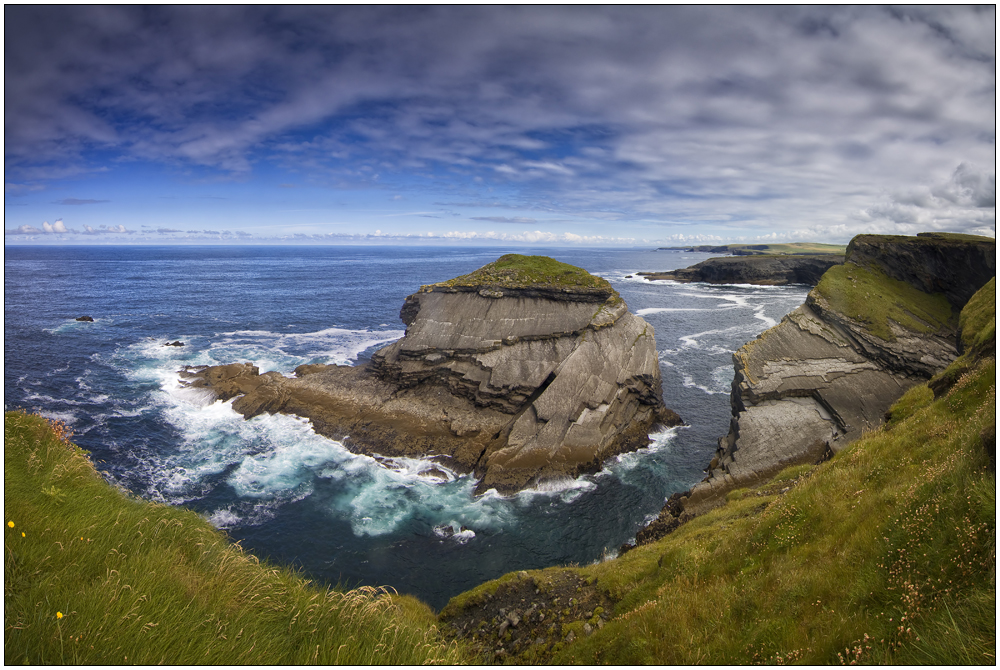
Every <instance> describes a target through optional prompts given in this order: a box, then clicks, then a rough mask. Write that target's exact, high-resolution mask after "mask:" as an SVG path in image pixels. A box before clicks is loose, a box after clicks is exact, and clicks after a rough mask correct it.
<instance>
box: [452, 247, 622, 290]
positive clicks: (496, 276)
mask: <svg viewBox="0 0 1000 670" xmlns="http://www.w3.org/2000/svg"><path fill="white" fill-rule="evenodd" d="M436 285H437V286H496V287H501V288H503V287H508V288H530V287H536V286H540V287H555V288H578V289H589V290H592V291H593V290H595V289H596V291H597V292H606V293H608V294H609V295H610V294H612V293H614V292H615V291H614V289H613V288H612V287H611V284H609V283H608V281H607V280H606V279H602V278H601V277H596V276H594V275H592V274H590V273H589V272H587V271H586V270H584V269H583V268H578V267H576V266H575V265H570V264H568V263H563V262H560V261H557V260H555V259H554V258H549V257H548V256H524V255H522V254H506V255H505V256H501V257H500V258H498V259H497V260H495V261H493V262H492V263H487V264H486V265H484V266H483V267H481V268H479V269H478V270H476V271H475V272H470V273H469V274H467V275H462V276H461V277H455V278H454V279H450V280H448V281H445V282H441V283H440V284H436Z"/></svg>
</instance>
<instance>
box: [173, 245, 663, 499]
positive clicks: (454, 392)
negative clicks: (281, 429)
mask: <svg viewBox="0 0 1000 670" xmlns="http://www.w3.org/2000/svg"><path fill="white" fill-rule="evenodd" d="M542 258H544V257H528V258H527V260H525V257H516V256H509V257H508V256H505V257H503V258H501V259H500V260H499V261H497V262H496V263H494V264H490V265H487V266H486V267H484V268H482V269H481V270H479V271H477V273H472V275H467V276H465V277H460V278H457V279H455V280H452V281H450V282H443V283H440V284H433V285H429V286H424V287H421V289H420V291H419V292H418V293H415V294H413V295H411V296H409V297H408V298H407V299H406V301H405V303H404V305H403V308H402V310H401V312H400V317H401V318H402V319H403V322H404V323H405V324H406V325H407V329H406V336H405V337H403V338H402V339H401V340H399V341H397V342H395V343H393V344H391V345H389V346H387V347H384V348H383V349H381V350H379V351H378V352H376V353H375V354H374V355H373V356H372V361H371V363H370V364H369V365H367V366H359V367H338V366H302V367H300V368H299V369H298V370H296V374H297V375H298V378H297V379H287V378H285V377H282V376H281V375H279V374H277V373H267V374H265V375H257V374H256V371H255V369H253V368H252V367H250V366H249V365H242V366H241V365H237V366H220V367H217V368H209V369H208V370H202V371H196V372H194V373H191V374H194V375H195V378H194V379H193V384H194V385H196V386H205V387H209V388H212V389H213V390H214V391H215V392H216V394H217V395H218V396H219V397H222V398H228V397H233V396H234V395H237V394H241V393H242V394H243V396H242V397H240V398H238V399H237V400H236V401H235V402H234V404H233V407H234V409H236V410H237V411H239V412H241V413H243V414H244V416H246V417H248V418H249V417H250V416H254V415H256V414H259V413H261V412H279V411H280V412H286V413H292V414H296V415H299V416H305V417H308V418H310V419H311V420H312V422H313V425H314V427H315V429H316V430H317V431H318V432H320V433H323V434H325V435H328V436H330V437H334V438H336V439H343V440H344V442H345V446H347V447H348V448H349V449H352V450H354V451H358V452H362V453H369V454H379V455H382V456H397V455H406V456H418V455H419V456H425V455H437V456H438V457H439V458H440V459H441V462H442V464H446V465H448V466H449V467H451V468H454V469H457V470H458V471H460V472H469V471H472V472H474V473H475V474H476V476H477V477H479V478H480V481H479V484H478V487H477V491H478V492H484V491H486V490H488V489H490V488H495V489H497V490H498V491H500V492H501V493H511V492H515V491H518V490H520V489H522V488H525V487H527V486H531V485H534V484H536V483H538V482H540V481H542V480H545V479H549V478H555V477H561V476H570V477H573V476H576V475H578V474H580V473H581V472H585V471H592V470H596V469H598V468H599V467H600V464H601V463H602V462H603V461H604V460H605V459H607V458H608V457H610V456H613V455H615V454H617V453H620V452H623V451H628V450H633V449H637V448H640V447H643V446H645V445H646V444H648V441H649V440H648V433H649V431H650V429H651V428H652V427H653V425H654V424H657V423H664V424H666V425H674V424H677V423H680V419H679V418H678V417H677V416H676V414H674V413H673V412H671V411H670V410H668V409H666V408H665V407H664V406H663V400H662V395H661V393H662V392H661V385H660V371H659V362H658V359H657V355H656V344H655V340H654V338H653V329H652V327H650V326H649V325H648V324H647V323H646V322H645V321H644V320H643V319H641V318H640V317H637V316H635V315H633V314H630V313H629V312H628V308H627V307H626V305H625V303H624V301H622V300H621V298H620V297H619V296H618V294H617V293H616V292H615V291H614V290H613V289H612V288H611V286H610V285H609V284H607V282H606V281H604V280H602V279H599V278H597V277H593V276H591V275H589V274H587V273H586V272H584V271H582V270H579V269H578V268H573V267H572V266H566V265H564V264H561V263H557V262H556V261H552V260H551V259H544V260H537V259H542ZM532 259H536V260H532ZM528 261H531V263H529V267H528V271H525V270H524V265H525V263H528ZM532 263H533V265H532ZM512 268H513V269H512ZM580 273H582V274H580Z"/></svg>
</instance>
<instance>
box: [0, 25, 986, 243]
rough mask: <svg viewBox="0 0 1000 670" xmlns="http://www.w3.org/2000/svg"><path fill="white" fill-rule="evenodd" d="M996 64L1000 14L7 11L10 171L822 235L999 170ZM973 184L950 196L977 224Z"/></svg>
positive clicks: (23, 177)
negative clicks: (405, 198)
mask: <svg viewBox="0 0 1000 670" xmlns="http://www.w3.org/2000/svg"><path fill="white" fill-rule="evenodd" d="M994 45H995V9H994V8H993V7H992V6H979V7H972V8H968V7H964V8H962V7H919V8H905V9H904V8H890V9H882V8H875V7H806V8H787V7H774V8H761V7H719V6H714V7H713V6H709V7H676V6H673V7H656V6H645V7H625V8H615V7H612V8H609V7H580V6H577V7H461V6H458V7H455V6H448V7H295V8H285V7H280V8H275V7H259V6H254V7H228V6H220V7H198V6H187V7H167V8H164V7H116V6H112V7H65V6H60V7H51V6H50V7H45V6H43V7H33V6H7V7H5V58H6V66H5V112H6V116H5V133H6V134H5V151H6V164H7V167H8V173H9V175H11V176H12V177H13V178H14V179H17V180H18V181H20V182H30V181H32V180H36V181H37V180H43V177H44V175H45V174H46V173H50V174H55V172H56V171H59V174H60V175H64V174H69V173H70V172H71V171H72V170H76V171H86V170H88V169H92V168H94V167H96V166H98V165H99V163H98V162H97V159H96V157H95V156H96V154H95V151H101V152H105V153H107V152H110V153H111V154H113V155H117V156H120V157H124V158H141V159H147V160H154V161H166V162H170V163H175V164H179V165H194V166H204V167H207V168H210V169H213V170H219V171H223V172H226V173H230V174H240V173H247V172H249V171H252V170H253V169H254V166H255V165H256V164H258V163H259V162H261V161H277V162H278V163H280V164H282V165H284V166H286V167H287V168H289V169H294V170H297V171H299V172H300V173H301V174H302V175H303V178H304V179H324V178H327V179H329V180H330V183H350V184H361V183H376V182H379V183H381V182H384V181H386V180H392V179H394V178H401V177H402V176H405V175H413V176H415V178H421V179H424V178H426V179H441V178H444V179H447V178H452V179H463V180H468V181H469V183H470V184H472V185H475V184H506V185H511V186H514V187H517V188H518V189H519V192H520V196H519V197H520V198H521V199H522V201H523V202H526V203H528V204H529V205H530V207H532V208H537V209H543V210H553V209H558V210H560V211H564V212H576V213H579V212H587V213H588V215H593V216H595V217H597V218H605V219H615V218H630V217H631V218H635V217H645V218H646V219H648V220H649V221H650V222H652V224H653V225H655V224H656V223H658V222H659V223H670V222H677V221H686V222H690V221H698V220H704V219H705V218H706V217H714V218H716V219H718V218H719V217H720V216H721V217H722V220H723V221H729V222H731V223H732V224H733V225H740V226H744V225H747V224H748V222H749V223H750V224H755V223H757V224H767V225H770V226H771V228H772V229H773V228H774V227H775V226H782V227H788V226H790V225H793V222H796V221H809V222H811V223H814V224H817V225H818V224H822V223H823V222H824V220H826V221H830V220H837V221H843V219H844V213H845V212H847V211H854V212H858V211H862V210H866V209H871V208H873V207H876V201H877V200H878V199H879V198H880V197H882V196H881V195H880V194H881V193H884V192H886V191H889V192H897V191H901V190H904V189H905V188H907V187H908V186H909V187H912V188H919V187H921V186H923V187H927V188H930V187H931V185H932V184H935V183H937V184H943V183H945V182H946V181H947V180H948V179H949V175H952V174H953V173H954V171H955V170H956V167H957V166H958V165H959V164H962V163H965V164H966V165H968V166H975V165H984V166H985V165H992V163H993V160H994V158H993V151H994V137H995V125H994V118H995V85H994V82H995V46H994ZM969 169H970V170H973V171H975V170H976V169H977V168H974V167H973V168H969ZM990 174H994V173H990ZM322 175H326V177H323V176H322ZM978 178H979V177H977V179H978ZM983 178H984V179H987V181H988V180H989V179H990V175H989V174H986V175H985V177H983ZM992 178H993V179H994V181H995V176H993V177H992ZM379 180H381V182H380V181H379ZM956 183H957V182H956ZM471 188H472V187H471V186H470V189H471ZM956 188H957V187H956ZM962 188H965V187H962ZM976 189H979V190H976ZM973 190H976V193H979V196H974V197H972V198H971V199H969V198H965V197H964V196H961V197H959V196H958V195H956V196H955V197H956V198H957V199H954V200H949V199H948V197H947V196H946V195H934V196H933V197H935V198H937V199H938V200H942V201H948V202H950V203H951V205H952V209H953V210H954V211H955V212H958V214H956V216H961V212H966V211H972V210H976V209H977V208H981V207H983V206H984V205H982V204H978V203H982V202H985V200H983V198H984V197H986V196H982V197H980V196H981V195H982V193H981V191H982V189H981V188H980V187H979V186H976V187H975V188H974V189H973ZM987 190H988V188H987ZM942 193H943V192H942ZM956 193H957V192H956ZM468 195H471V196H474V197H489V196H482V195H480V194H475V193H473V192H472V191H471V190H470V191H469V193H468ZM901 197H902V196H901ZM977 198H978V199H977ZM987 200H988V198H987ZM906 206H908V207H917V208H918V209H919V208H921V205H919V204H916V203H909V204H907V205H906ZM986 206H987V207H993V208H994V209H995V204H994V205H986ZM925 209H926V208H925ZM940 209H941V208H939V207H931V208H929V209H926V211H928V212H932V213H933V212H935V211H939V210H940ZM949 211H951V210H949ZM855 220H859V219H857V218H855ZM874 220H876V219H874V218H873V219H870V220H869V222H870V221H874ZM821 227H822V226H821Z"/></svg>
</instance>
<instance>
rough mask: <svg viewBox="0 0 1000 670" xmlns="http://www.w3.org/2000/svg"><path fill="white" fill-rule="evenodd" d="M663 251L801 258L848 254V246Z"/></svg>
mask: <svg viewBox="0 0 1000 670" xmlns="http://www.w3.org/2000/svg"><path fill="white" fill-rule="evenodd" d="M660 249H661V250H663V251H697V252H702V253H710V254H740V255H753V256H756V255H765V254H769V255H781V256H801V255H807V254H808V255H815V254H836V255H838V256H843V255H844V254H845V253H847V245H846V244H820V243H819V242H789V243H788V244H721V245H704V244H703V245H700V246H693V247H660Z"/></svg>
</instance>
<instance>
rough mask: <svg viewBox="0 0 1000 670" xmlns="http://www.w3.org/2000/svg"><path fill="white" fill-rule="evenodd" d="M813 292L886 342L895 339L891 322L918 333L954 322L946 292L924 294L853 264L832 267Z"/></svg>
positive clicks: (874, 269) (876, 269) (903, 283)
mask: <svg viewBox="0 0 1000 670" xmlns="http://www.w3.org/2000/svg"><path fill="white" fill-rule="evenodd" d="M813 292H814V293H815V294H818V295H819V296H821V297H822V298H823V299H824V300H826V302H827V303H828V304H829V305H830V307H831V308H832V309H833V310H835V311H837V312H840V313H841V314H843V315H845V316H847V317H850V318H852V319H854V320H856V321H860V322H862V323H864V324H866V325H867V327H868V330H869V332H871V333H872V334H873V335H875V336H877V337H880V338H882V339H883V340H885V341H887V342H893V341H895V339H896V338H895V336H894V335H893V334H892V330H891V329H890V327H889V319H892V320H893V321H895V322H896V323H897V324H899V325H900V326H902V327H904V328H906V329H908V330H912V331H916V332H919V333H932V332H935V331H937V330H939V329H940V328H942V327H943V326H945V325H946V324H947V323H948V322H949V321H951V320H952V309H951V305H950V304H949V303H948V299H947V298H946V297H945V296H944V294H943V293H934V294H929V293H924V292H923V291H920V290H918V289H916V288H914V287H913V286H912V285H911V284H908V283H906V282H903V281H899V280H896V279H892V278H891V277H889V276H888V275H886V274H885V273H884V272H882V271H881V270H880V269H878V268H876V267H861V266H859V265H855V264H853V263H845V264H844V265H839V266H836V267H832V268H830V269H829V270H827V271H826V274H824V275H823V278H822V279H820V281H819V284H817V285H816V288H814V289H813Z"/></svg>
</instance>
